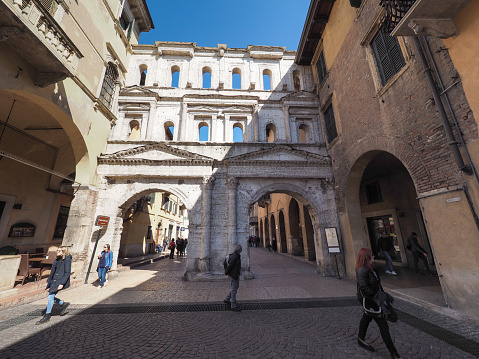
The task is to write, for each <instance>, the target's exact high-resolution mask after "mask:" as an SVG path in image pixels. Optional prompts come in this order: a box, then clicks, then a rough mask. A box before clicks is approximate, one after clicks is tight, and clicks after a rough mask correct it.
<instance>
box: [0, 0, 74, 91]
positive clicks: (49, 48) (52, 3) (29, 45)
mask: <svg viewBox="0 0 479 359" xmlns="http://www.w3.org/2000/svg"><path fill="white" fill-rule="evenodd" d="M1 3H3V6H4V7H5V6H6V8H7V9H8V14H9V16H10V18H9V19H7V18H4V19H0V27H1V26H2V25H3V26H9V27H10V28H12V29H13V28H15V29H16V31H15V32H11V33H12V34H14V35H13V36H10V37H16V39H12V42H11V45H12V46H13V47H14V48H15V50H16V51H17V52H18V53H19V54H20V55H22V56H24V57H25V59H26V60H27V61H29V62H30V63H31V64H32V65H33V67H35V68H36V69H37V70H38V71H39V77H38V79H37V83H36V84H37V85H38V86H41V87H43V86H47V85H49V84H51V83H53V82H57V81H60V80H62V79H63V78H65V77H67V76H73V75H74V74H75V70H76V67H77V65H78V60H79V59H80V58H81V57H82V54H81V53H80V51H79V50H78V49H77V47H76V46H75V45H74V44H73V42H72V41H71V40H70V38H69V37H68V36H67V34H66V33H65V31H64V30H63V29H62V28H61V27H60V25H59V24H58V23H57V21H55V19H54V15H55V12H56V10H57V8H58V2H57V0H0V5H1ZM19 22H21V23H22V24H23V26H22V25H16V24H19ZM6 40H7V41H8V40H10V38H6ZM32 51H33V52H34V54H35V56H34V57H32V55H31V54H32Z"/></svg>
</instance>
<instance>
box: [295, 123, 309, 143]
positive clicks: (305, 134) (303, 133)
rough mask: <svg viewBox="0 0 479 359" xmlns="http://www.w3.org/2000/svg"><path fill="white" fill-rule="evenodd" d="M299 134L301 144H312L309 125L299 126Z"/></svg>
mask: <svg viewBox="0 0 479 359" xmlns="http://www.w3.org/2000/svg"><path fill="white" fill-rule="evenodd" d="M298 134H299V142H300V143H309V142H310V135H309V126H308V125H305V124H302V125H299V129H298Z"/></svg>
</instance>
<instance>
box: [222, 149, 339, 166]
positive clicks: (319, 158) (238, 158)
mask: <svg viewBox="0 0 479 359" xmlns="http://www.w3.org/2000/svg"><path fill="white" fill-rule="evenodd" d="M278 152H290V153H292V154H296V155H300V156H301V157H304V158H305V160H307V161H308V162H310V161H311V160H312V161H319V162H327V163H331V159H330V158H329V157H327V156H322V155H318V154H316V153H312V152H308V151H304V150H295V149H293V148H291V147H289V146H281V145H280V146H275V147H272V148H268V149H264V150H259V151H253V152H249V153H245V154H242V155H238V156H234V157H229V158H226V159H225V161H227V162H235V163H236V162H240V161H250V160H251V159H252V158H254V157H260V156H264V155H267V154H270V153H278ZM259 162H261V161H259ZM263 162H264V161H263ZM268 162H270V161H268ZM279 162H281V163H283V162H286V161H279ZM292 162H302V161H292Z"/></svg>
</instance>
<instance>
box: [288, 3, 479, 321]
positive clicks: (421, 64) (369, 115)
mask: <svg viewBox="0 0 479 359" xmlns="http://www.w3.org/2000/svg"><path fill="white" fill-rule="evenodd" d="M382 3H383V4H384V5H385V6H381V5H380V1H375V0H363V1H348V0H338V1H322V0H313V1H312V2H311V5H310V8H309V12H308V16H307V19H306V23H305V25H304V29H303V34H302V37H301V41H300V45H299V48H298V53H297V57H296V61H297V63H298V64H301V65H310V66H311V67H312V70H313V72H314V76H315V81H316V92H317V93H318V95H319V98H320V103H321V105H320V112H321V114H322V116H321V120H322V122H323V124H324V125H323V126H322V128H324V129H325V136H326V138H327V148H328V152H329V154H330V156H331V159H332V164H333V172H334V178H335V189H336V200H337V203H338V210H339V218H340V223H341V225H340V227H341V233H342V251H343V253H344V258H345V266H346V271H347V274H348V275H349V276H350V277H352V278H353V277H355V273H354V263H355V254H356V253H357V251H358V249H359V248H361V247H369V248H371V249H372V251H373V252H374V253H375V254H380V253H379V250H378V248H377V238H378V237H379V235H380V233H381V232H383V231H386V232H387V233H388V234H391V235H392V236H393V237H394V239H395V243H394V244H395V248H396V251H397V258H396V261H397V263H398V264H401V265H404V266H409V267H412V266H413V256H412V253H411V252H410V251H408V250H406V246H407V237H408V236H409V235H410V233H411V232H413V231H414V232H417V233H418V234H419V237H420V241H421V242H422V244H423V246H424V247H425V249H426V251H427V252H428V254H429V256H428V260H429V264H430V265H431V266H434V267H435V269H436V270H437V272H438V274H439V277H440V282H441V288H442V292H443V294H444V297H445V299H446V303H447V304H448V305H450V306H451V307H453V308H458V309H462V310H464V311H466V312H468V313H470V314H474V313H477V310H478V309H479V307H478V306H477V300H476V299H475V298H476V297H477V294H478V293H477V290H478V288H479V281H478V279H477V276H475V274H474V273H476V272H477V270H478V269H479V261H478V259H477V258H478V257H479V240H478V239H479V233H478V223H477V209H478V205H479V196H478V183H479V182H478V177H477V173H476V171H475V167H474V162H475V161H477V159H478V152H477V150H476V146H475V142H477V123H476V119H475V117H474V113H473V110H472V109H471V106H470V104H469V101H470V100H471V99H472V101H473V103H474V104H475V101H477V99H476V97H475V96H474V93H475V92H474V91H476V90H471V92H469V93H468V92H467V91H465V88H464V86H463V81H462V80H463V78H464V77H467V71H466V68H467V66H468V64H469V65H470V64H471V63H470V62H469V63H468V62H467V61H465V63H462V64H461V66H462V68H463V71H462V74H461V73H459V72H458V70H457V69H456V67H455V61H453V60H454V59H453V58H452V57H451V55H450V53H449V51H448V46H447V44H450V46H452V45H454V46H455V47H456V49H457V48H461V47H464V43H463V42H461V37H460V36H461V34H459V36H457V34H458V30H457V28H455V27H454V26H453V25H454V24H455V23H459V24H464V22H465V23H466V24H467V21H469V22H470V21H471V18H469V19H465V20H464V19H462V18H461V16H463V15H461V11H462V12H467V11H469V12H471V11H472V13H473V14H475V15H477V14H478V11H477V2H472V3H476V4H472V3H471V4H470V5H469V7H468V8H464V7H465V6H466V5H467V3H469V2H468V1H466V2H464V1H462V2H461V1H459V2H455V3H456V4H455V6H453V8H454V9H453V10H454V11H451V9H449V10H448V9H447V6H448V5H444V7H446V8H442V9H441V7H442V6H443V5H441V6H436V5H437V4H433V2H431V1H429V2H428V1H417V2H415V1H401V2H400V3H404V4H403V5H404V6H405V7H403V13H401V14H399V13H398V12H394V11H395V10H397V9H396V8H395V7H394V6H395V3H399V2H388V1H384V2H382ZM406 3H408V6H406ZM414 3H416V4H415V5H414V6H412V4H414ZM427 3H428V4H427ZM451 3H454V2H451ZM459 3H460V4H459ZM420 6H425V7H424V8H422V9H423V10H424V9H426V10H428V12H427V15H424V11H423V10H421V11H423V12H419V13H418V12H417V11H418V10H417V9H418V8H419V9H421V7H420ZM408 9H412V10H411V11H416V13H413V14H412V15H411V13H408V14H406V13H407V10H408ZM441 11H442V12H441ZM394 14H395V15H394ZM399 15H401V16H404V18H407V19H406V20H405V21H408V22H409V24H410V27H408V26H406V28H407V29H408V30H409V31H406V33H405V35H407V36H400V35H401V32H400V31H398V30H397V29H396V33H394V31H393V36H391V35H390V34H389V33H390V31H391V30H394V29H395V27H396V23H394V21H396V22H397V21H399ZM408 16H409V17H408ZM421 16H422V17H427V19H422V18H421ZM446 17H449V20H448V21H445V20H444V22H441V20H440V21H437V20H434V19H435V18H439V19H445V18H446ZM411 19H415V20H411ZM476 19H477V17H476ZM402 24H403V23H399V25H398V26H401V25H402ZM414 24H416V25H417V24H419V25H421V26H419V25H418V26H419V27H416V28H415V30H416V32H417V34H416V33H414V31H413V32H412V33H411V27H412V28H414ZM406 25H407V24H406ZM462 27H463V28H465V32H466V35H464V36H466V38H465V39H464V40H463V41H467V39H468V38H470V36H472V34H471V33H475V34H476V35H477V31H476V29H475V28H474V27H472V28H471V26H469V27H467V26H465V25H462ZM458 28H461V26H458ZM418 34H419V35H435V36H427V37H422V36H421V37H420V38H418V37H417V36H416V35H418ZM438 34H440V35H441V37H450V36H452V35H456V38H455V40H453V41H452V40H451V41H450V42H449V43H448V42H447V41H448V40H444V41H443V40H442V39H440V38H439V37H438ZM394 35H396V36H394ZM472 47H473V48H475V49H473V50H470V51H469V52H467V56H468V57H467V59H468V61H470V59H471V56H472V54H473V53H474V52H477V46H472ZM458 58H459V57H458V56H457V53H456V59H458ZM428 69H430V70H428ZM429 74H431V76H430V78H431V79H430V78H429V77H428V76H429Z"/></svg>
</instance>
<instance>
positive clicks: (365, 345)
mask: <svg viewBox="0 0 479 359" xmlns="http://www.w3.org/2000/svg"><path fill="white" fill-rule="evenodd" d="M358 345H359V346H360V347H362V348H364V349H366V350H369V351H370V352H373V351H374V348H373V347H372V346H371V345H370V344H368V343H366V342H365V341H364V340H362V339H359V338H358Z"/></svg>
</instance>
